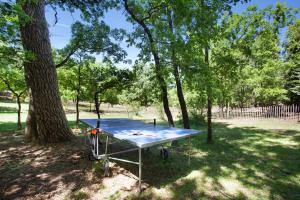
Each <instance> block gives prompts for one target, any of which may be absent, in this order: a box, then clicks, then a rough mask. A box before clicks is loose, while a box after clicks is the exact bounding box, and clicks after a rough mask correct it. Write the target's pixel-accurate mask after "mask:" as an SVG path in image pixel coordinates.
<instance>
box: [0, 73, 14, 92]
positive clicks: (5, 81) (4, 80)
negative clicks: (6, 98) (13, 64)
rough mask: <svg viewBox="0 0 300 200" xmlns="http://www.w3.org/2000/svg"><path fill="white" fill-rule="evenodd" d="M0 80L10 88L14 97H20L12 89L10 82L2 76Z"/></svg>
mask: <svg viewBox="0 0 300 200" xmlns="http://www.w3.org/2000/svg"><path fill="white" fill-rule="evenodd" d="M0 79H1V80H2V81H3V83H4V84H5V85H6V87H7V88H8V90H10V91H11V92H12V93H13V94H14V95H16V96H18V94H17V93H16V92H15V91H14V90H13V89H12V88H11V86H10V84H9V82H8V81H7V80H6V79H4V78H2V77H1V76H0Z"/></svg>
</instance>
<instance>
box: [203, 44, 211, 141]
mask: <svg viewBox="0 0 300 200" xmlns="http://www.w3.org/2000/svg"><path fill="white" fill-rule="evenodd" d="M205 62H206V64H207V67H208V71H209V74H210V69H209V60H208V47H206V48H205ZM209 77H210V75H209ZM211 109H212V87H211V83H210V80H209V81H208V85H207V142H208V143H211V142H212V141H213V138H212V122H211Z"/></svg>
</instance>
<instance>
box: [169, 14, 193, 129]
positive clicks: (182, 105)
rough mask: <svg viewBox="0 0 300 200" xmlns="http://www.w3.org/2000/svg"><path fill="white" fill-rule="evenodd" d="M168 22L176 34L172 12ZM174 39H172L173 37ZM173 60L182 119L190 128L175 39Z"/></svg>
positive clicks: (184, 125)
mask: <svg viewBox="0 0 300 200" xmlns="http://www.w3.org/2000/svg"><path fill="white" fill-rule="evenodd" d="M168 14H169V16H168V22H169V28H170V30H171V32H172V34H173V35H174V30H173V19H172V13H168ZM171 40H172V39H171ZM171 60H172V67H173V76H174V78H175V82H176V89H177V97H178V101H179V105H180V109H181V114H182V120H183V127H184V128H186V129H189V128H190V120H189V115H188V111H187V107H186V103H185V99H184V95H183V91H182V85H181V80H180V75H179V70H178V63H177V58H176V53H175V46H174V41H171Z"/></svg>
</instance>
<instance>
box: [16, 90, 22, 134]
mask: <svg viewBox="0 0 300 200" xmlns="http://www.w3.org/2000/svg"><path fill="white" fill-rule="evenodd" d="M20 98H21V97H20V95H17V103H18V129H19V130H21V129H22V122H21V101H20Z"/></svg>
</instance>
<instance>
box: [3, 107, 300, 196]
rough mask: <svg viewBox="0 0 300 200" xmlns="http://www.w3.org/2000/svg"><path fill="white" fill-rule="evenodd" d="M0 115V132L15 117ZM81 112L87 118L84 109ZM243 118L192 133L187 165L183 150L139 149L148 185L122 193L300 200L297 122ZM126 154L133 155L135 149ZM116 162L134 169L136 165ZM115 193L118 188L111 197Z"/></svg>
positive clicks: (299, 132) (184, 143) (10, 127)
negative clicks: (209, 139)
mask: <svg viewBox="0 0 300 200" xmlns="http://www.w3.org/2000/svg"><path fill="white" fill-rule="evenodd" d="M5 115H6V114H5V113H1V114H0V132H6V131H13V130H14V127H16V124H15V122H6V121H4V120H3V121H2V122H1V120H2V119H3V117H4V116H5ZM83 116H86V117H88V113H83ZM245 121H247V120H244V121H243V120H227V121H222V122H214V129H213V130H214V143H213V144H207V143H206V133H205V131H204V133H203V134H201V135H199V136H196V137H194V138H192V140H191V148H192V159H191V165H190V166H188V164H187V159H188V157H187V154H186V153H184V152H180V151H171V152H170V157H169V159H168V160H166V161H164V160H161V159H160V157H159V151H158V149H157V148H153V149H152V150H151V152H150V153H147V154H146V153H145V155H144V157H143V158H144V160H143V180H144V182H145V183H147V184H148V185H149V187H148V189H147V190H145V191H144V193H143V194H142V195H141V196H137V194H134V193H130V194H129V196H127V198H128V199H139V198H142V199H272V200H273V199H295V200H297V199H300V164H299V163H300V125H299V123H298V124H297V123H296V122H286V121H280V120H277V121H276V120H275V121H274V120H269V121H268V120H265V121H263V122H262V121H261V120H258V121H256V122H255V121H251V122H250V121H249V120H248V121H249V122H248V123H246V122H245ZM70 123H71V125H72V126H73V125H74V122H70ZM193 124H194V125H193V127H192V128H196V129H201V130H205V127H204V126H197V123H193ZM274 124H276V125H274ZM291 124H292V125H291ZM256 125H257V126H256ZM187 145H188V141H180V142H179V146H180V147H185V149H187ZM126 157H129V158H132V159H136V154H135V153H132V154H128V155H126ZM117 164H118V165H119V166H121V167H123V168H125V169H127V170H129V171H130V172H132V173H134V174H137V168H136V166H132V165H130V164H124V163H117ZM98 165H100V164H98ZM95 167H99V166H97V164H95ZM99 188H101V187H99ZM100 190H101V189H100ZM75 193H76V194H77V193H78V194H82V191H81V190H76V191H75V192H74V194H75ZM83 194H84V193H83ZM71 196H72V195H71ZM119 196H120V192H119V193H116V194H114V195H112V196H111V199H118V198H119Z"/></svg>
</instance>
